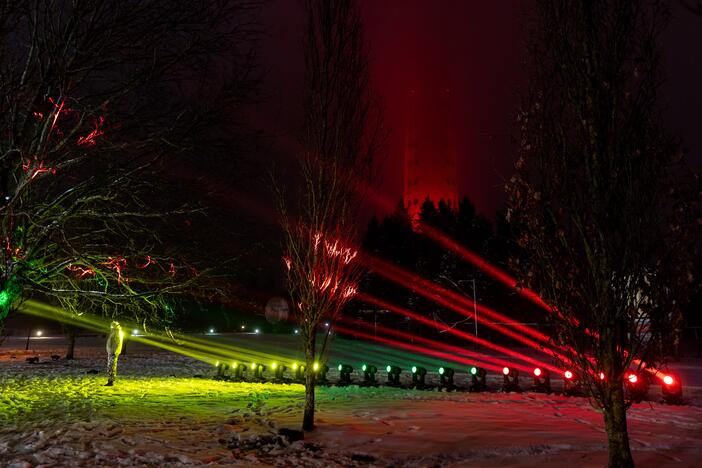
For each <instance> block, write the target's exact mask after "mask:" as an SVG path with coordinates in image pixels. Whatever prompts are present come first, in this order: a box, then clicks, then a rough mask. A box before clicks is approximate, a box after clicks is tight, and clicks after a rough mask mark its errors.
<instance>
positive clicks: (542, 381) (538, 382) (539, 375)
mask: <svg viewBox="0 0 702 468" xmlns="http://www.w3.org/2000/svg"><path fill="white" fill-rule="evenodd" d="M532 390H533V391H535V392H541V393H551V373H550V372H549V371H548V370H546V369H541V368H540V367H537V368H535V369H534V386H533V387H532Z"/></svg>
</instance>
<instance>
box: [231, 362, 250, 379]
mask: <svg viewBox="0 0 702 468" xmlns="http://www.w3.org/2000/svg"><path fill="white" fill-rule="evenodd" d="M232 369H234V379H235V380H244V374H245V373H246V371H247V370H248V369H249V366H247V365H246V364H239V363H236V362H235V363H233V364H232Z"/></svg>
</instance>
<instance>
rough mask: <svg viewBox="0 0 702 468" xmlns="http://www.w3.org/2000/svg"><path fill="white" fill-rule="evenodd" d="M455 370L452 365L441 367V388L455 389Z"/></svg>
mask: <svg viewBox="0 0 702 468" xmlns="http://www.w3.org/2000/svg"><path fill="white" fill-rule="evenodd" d="M453 374H454V371H453V369H451V368H450V367H439V389H440V390H441V389H446V390H449V391H450V390H453V389H455V388H456V386H455V385H454V383H453Z"/></svg>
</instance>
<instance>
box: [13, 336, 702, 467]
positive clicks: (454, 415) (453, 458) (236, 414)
mask: <svg viewBox="0 0 702 468" xmlns="http://www.w3.org/2000/svg"><path fill="white" fill-rule="evenodd" d="M268 339H269V340H273V341H278V340H277V339H275V338H268ZM337 345H338V348H339V350H340V351H339V354H338V355H337V357H338V358H345V357H348V358H350V357H351V356H346V355H345V354H344V352H345V351H344V350H346V349H347V348H348V350H349V352H351V350H352V349H353V346H352V345H350V344H349V343H344V342H339V343H335V347H337ZM30 346H31V347H32V348H33V349H32V350H30V351H29V352H25V351H24V342H23V341H22V340H19V339H16V340H8V341H6V342H5V343H3V345H2V347H0V423H1V425H0V465H2V466H12V465H15V466H41V465H44V466H56V465H82V466H95V465H98V466H112V465H126V466H133V465H147V466H153V465H170V466H187V465H198V464H212V465H220V466H223V465H245V466H249V465H271V466H320V467H326V466H369V465H371V466H437V465H438V466H501V467H504V466H518V467H528V466H559V467H561V466H573V467H576V466H577V467H580V466H603V465H604V464H605V461H606V446H605V437H604V430H603V422H602V415H601V414H600V413H598V412H597V411H595V410H594V409H593V408H592V407H591V406H590V404H589V402H588V401H587V400H586V399H583V398H567V397H563V396H560V395H554V394H552V395H542V394H535V393H528V392H526V393H522V394H502V393H481V394H469V393H443V392H436V391H433V392H432V391H410V390H402V389H392V388H372V389H367V388H358V387H348V388H340V387H331V388H320V389H319V390H318V413H317V425H318V428H317V430H316V431H314V432H313V433H310V434H306V436H305V440H304V441H297V442H291V441H290V440H289V439H287V438H285V437H281V436H279V435H278V431H279V429H280V428H293V429H297V428H299V425H300V421H301V414H302V404H303V389H302V386H299V385H274V384H257V383H231V382H223V381H215V380H211V379H210V378H209V377H211V376H212V375H213V369H212V367H211V366H210V365H207V364H204V363H200V362H198V361H195V360H192V359H190V358H187V357H183V356H180V355H176V354H172V353H167V352H163V351H160V350H153V349H150V348H147V347H139V346H131V345H130V346H131V347H129V349H128V351H127V354H126V355H125V356H123V357H122V358H121V359H120V380H119V381H118V383H117V385H116V386H115V387H104V386H103V384H104V382H105V377H104V376H103V375H101V374H102V372H103V368H104V350H103V348H102V347H101V345H100V342H99V341H97V340H88V339H81V340H79V343H78V349H77V353H76V354H77V357H78V359H76V360H75V361H64V360H59V361H53V360H51V358H50V356H51V354H62V351H63V349H62V348H63V344H62V342H61V340H58V339H56V340H52V339H44V340H35V339H33V340H32V343H31V345H30ZM261 346H263V344H261ZM281 346H282V347H283V348H284V347H285V346H284V345H281ZM356 346H357V345H356ZM263 347H264V348H268V346H263ZM279 351H280V350H276V352H279ZM382 351H383V350H382V349H373V350H364V351H363V352H364V353H366V354H367V355H370V354H372V353H382ZM357 352H358V351H357ZM35 355H38V356H39V357H40V362H39V363H38V364H30V363H28V362H26V361H25V358H26V357H27V356H35ZM13 356H14V357H13ZM378 359H380V358H378ZM398 359H399V358H398ZM403 359H404V357H403ZM416 359H419V358H418V357H417V358H416ZM379 364H381V365H382V364H383V363H380V362H379ZM426 364H427V366H429V365H430V364H431V365H433V363H426ZM378 367H380V365H379V366H378ZM683 367H684V368H685V372H686V375H689V376H694V377H696V378H697V377H699V375H702V362H700V360H694V359H691V360H687V361H685V362H684V363H683ZM428 368H429V367H428ZM93 370H97V371H99V372H100V374H92V373H88V372H90V371H93ZM197 376H202V377H197ZM332 377H334V376H333V375H332ZM652 390H656V388H652ZM699 390H700V389H699V387H696V386H694V385H693V386H691V387H686V388H685V393H686V397H688V396H692V398H691V403H692V404H690V405H686V406H666V405H661V404H659V403H656V402H644V403H641V404H637V405H634V407H632V408H631V410H630V413H629V421H630V423H629V424H630V436H631V440H632V448H633V451H634V457H635V460H636V461H637V463H638V466H651V467H654V466H655V467H658V466H680V467H683V466H690V467H692V466H702V444H700V440H702V404H700V402H701V401H702V400H701V399H700V398H699V396H700V393H699ZM652 393H653V392H652ZM654 398H655V395H654Z"/></svg>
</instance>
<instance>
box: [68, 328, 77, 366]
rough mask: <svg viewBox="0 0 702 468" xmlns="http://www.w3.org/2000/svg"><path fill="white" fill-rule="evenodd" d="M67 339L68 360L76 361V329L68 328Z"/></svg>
mask: <svg viewBox="0 0 702 468" xmlns="http://www.w3.org/2000/svg"><path fill="white" fill-rule="evenodd" d="M66 338H67V340H68V342H67V344H66V359H74V357H73V352H74V351H75V349H76V329H75V328H73V327H68V330H67V336H66Z"/></svg>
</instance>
